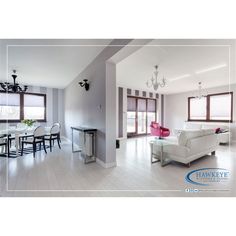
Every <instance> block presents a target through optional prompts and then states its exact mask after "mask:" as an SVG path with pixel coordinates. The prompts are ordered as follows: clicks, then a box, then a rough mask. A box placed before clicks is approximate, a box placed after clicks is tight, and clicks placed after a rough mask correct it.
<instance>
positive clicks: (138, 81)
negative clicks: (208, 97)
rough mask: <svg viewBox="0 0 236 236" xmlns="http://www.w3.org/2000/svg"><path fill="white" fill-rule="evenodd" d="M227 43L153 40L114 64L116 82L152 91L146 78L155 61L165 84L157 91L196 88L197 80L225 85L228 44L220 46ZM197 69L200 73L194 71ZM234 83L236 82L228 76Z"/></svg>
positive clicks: (166, 92) (227, 72)
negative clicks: (164, 79)
mask: <svg viewBox="0 0 236 236" xmlns="http://www.w3.org/2000/svg"><path fill="white" fill-rule="evenodd" d="M199 42H200V43H199ZM230 43H232V42H230ZM219 44H220V45H221V46H219ZM226 44H227V45H228V44H229V40H228V41H226V40H225V41H224V40H221V41H220V43H219V40H217V41H216V40H208V41H207V40H199V41H198V40H166V41H165V40H153V41H152V42H151V43H149V44H147V45H146V46H144V47H142V48H141V49H139V50H137V51H136V52H134V53H133V54H131V55H130V56H129V57H127V58H126V59H124V60H123V61H121V62H120V63H118V64H117V85H118V86H123V87H127V88H133V89H140V90H147V91H154V90H153V89H148V88H147V86H146V81H147V79H150V78H151V77H152V73H153V71H154V65H156V64H158V65H159V76H160V77H163V76H165V77H166V79H167V85H166V86H165V87H164V88H160V89H158V92H159V93H163V94H171V93H180V92H185V91H192V90H196V89H197V88H198V82H199V81H201V82H202V85H203V88H210V87H217V86H221V85H228V84H229V47H228V46H222V45H226ZM191 45H194V46H191ZM203 45H204V46H203ZM207 45H208V46H207ZM213 45H217V46H213ZM231 47H232V46H231ZM231 49H232V48H231ZM231 54H232V50H231ZM199 71H201V72H202V73H199V74H197V73H196V72H199ZM181 77H185V78H182V79H180V78H181ZM234 79H235V78H234ZM172 80H173V81H172ZM233 82H236V81H233V80H232V79H231V83H233Z"/></svg>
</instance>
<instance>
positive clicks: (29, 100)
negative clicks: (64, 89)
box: [24, 94, 46, 120]
mask: <svg viewBox="0 0 236 236" xmlns="http://www.w3.org/2000/svg"><path fill="white" fill-rule="evenodd" d="M45 108H46V107H45V97H44V96H40V95H33V94H25V95H24V118H25V119H33V120H44V114H45Z"/></svg>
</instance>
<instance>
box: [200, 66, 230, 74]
mask: <svg viewBox="0 0 236 236" xmlns="http://www.w3.org/2000/svg"><path fill="white" fill-rule="evenodd" d="M226 66H227V64H221V65H218V66H212V67H209V68H206V69H203V70H199V71H196V72H195V73H196V74H202V73H205V72H208V71H212V70H218V69H221V68H224V67H226Z"/></svg>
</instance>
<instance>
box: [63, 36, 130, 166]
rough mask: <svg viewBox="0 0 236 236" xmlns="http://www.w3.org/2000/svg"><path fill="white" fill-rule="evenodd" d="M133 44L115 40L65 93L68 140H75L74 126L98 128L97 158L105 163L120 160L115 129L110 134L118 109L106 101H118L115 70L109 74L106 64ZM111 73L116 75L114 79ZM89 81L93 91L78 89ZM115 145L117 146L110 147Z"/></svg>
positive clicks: (66, 133)
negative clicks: (116, 151) (72, 132)
mask: <svg viewBox="0 0 236 236" xmlns="http://www.w3.org/2000/svg"><path fill="white" fill-rule="evenodd" d="M130 41H131V40H126V39H124V40H113V41H112V43H111V44H110V46H108V47H106V48H105V49H104V50H103V51H102V52H101V53H100V54H99V55H98V56H97V57H96V58H95V59H94V61H93V62H92V63H91V64H89V65H88V66H87V67H86V68H85V69H84V71H83V72H82V73H80V74H79V75H78V76H77V77H76V78H75V79H74V81H73V82H72V83H71V84H70V85H69V86H68V87H66V89H65V124H66V125H65V135H66V137H67V138H69V139H70V138H71V129H70V127H71V126H79V125H83V126H89V127H94V128H97V129H98V133H97V134H98V135H97V153H96V155H97V157H98V158H99V159H100V160H102V161H103V162H104V163H109V162H114V161H115V159H116V157H115V155H116V154H115V136H116V131H115V128H114V130H113V129H111V130H108V129H109V126H107V125H106V122H111V121H113V122H115V113H116V112H115V106H114V105H113V103H112V102H106V100H107V101H112V99H113V100H114V101H115V98H116V94H115V93H116V89H115V78H114V76H113V75H114V74H113V73H114V68H113V69H111V70H108V71H107V65H106V61H107V60H108V59H109V58H111V57H112V56H113V55H114V54H115V53H117V52H118V51H119V50H120V49H121V48H123V47H124V46H125V45H126V44H127V43H129V42H130ZM111 45H116V46H111ZM119 45H122V46H119ZM108 66H109V65H108ZM109 73H112V74H113V75H111V76H110V75H109ZM85 78H86V79H88V80H89V82H90V90H89V91H85V89H84V88H81V87H80V86H79V85H78V82H79V81H81V80H83V79H85ZM107 80H112V81H107ZM113 116H114V119H113ZM114 127H116V124H114ZM108 132H109V135H108ZM106 135H108V136H109V137H106ZM108 139H109V140H108ZM110 139H112V140H110ZM111 143H112V144H113V143H114V144H113V145H110V144H111Z"/></svg>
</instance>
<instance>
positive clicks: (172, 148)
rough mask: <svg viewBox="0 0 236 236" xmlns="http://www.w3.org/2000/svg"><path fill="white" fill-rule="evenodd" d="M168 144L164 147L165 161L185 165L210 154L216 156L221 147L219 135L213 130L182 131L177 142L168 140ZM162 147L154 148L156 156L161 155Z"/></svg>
mask: <svg viewBox="0 0 236 236" xmlns="http://www.w3.org/2000/svg"><path fill="white" fill-rule="evenodd" d="M165 140H166V142H167V143H169V144H165V145H163V147H162V150H163V157H164V159H171V160H174V161H177V162H181V163H183V164H188V165H190V163H191V162H192V161H194V160H196V159H198V158H200V157H203V156H205V155H207V154H209V153H211V154H212V155H215V151H216V149H217V147H218V145H219V141H218V139H217V134H215V131H214V130H212V129H205V130H191V131H190V130H182V131H180V132H179V135H178V137H177V138H176V140H175V141H173V139H172V140H170V141H169V142H168V138H166V139H165ZM159 148H160V146H158V145H156V146H155V148H153V152H154V154H156V155H157V156H158V155H159V153H160V149H159Z"/></svg>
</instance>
